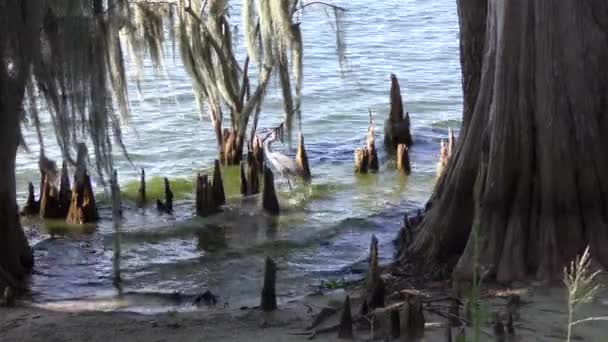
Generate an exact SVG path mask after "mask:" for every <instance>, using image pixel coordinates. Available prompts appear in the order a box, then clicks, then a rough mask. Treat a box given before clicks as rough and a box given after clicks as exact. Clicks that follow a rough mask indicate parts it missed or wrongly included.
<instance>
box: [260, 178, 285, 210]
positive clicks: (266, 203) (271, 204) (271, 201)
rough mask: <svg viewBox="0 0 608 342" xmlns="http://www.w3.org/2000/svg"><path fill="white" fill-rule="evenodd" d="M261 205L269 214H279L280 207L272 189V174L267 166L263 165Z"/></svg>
mask: <svg viewBox="0 0 608 342" xmlns="http://www.w3.org/2000/svg"><path fill="white" fill-rule="evenodd" d="M262 207H263V208H264V210H266V212H268V213H269V214H270V215H273V216H277V215H279V213H280V211H281V209H280V207H279V200H278V199H277V193H276V191H275V189H274V175H273V174H272V171H271V170H270V169H269V168H268V167H264V193H263V194H262Z"/></svg>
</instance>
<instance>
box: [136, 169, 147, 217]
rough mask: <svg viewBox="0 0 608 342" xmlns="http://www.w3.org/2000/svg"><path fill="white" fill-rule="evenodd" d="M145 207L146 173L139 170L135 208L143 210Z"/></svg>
mask: <svg viewBox="0 0 608 342" xmlns="http://www.w3.org/2000/svg"><path fill="white" fill-rule="evenodd" d="M145 205H146V171H145V170H144V169H143V168H142V169H141V176H140V178H139V189H138V190H137V206H138V207H140V208H143V207H144V206H145Z"/></svg>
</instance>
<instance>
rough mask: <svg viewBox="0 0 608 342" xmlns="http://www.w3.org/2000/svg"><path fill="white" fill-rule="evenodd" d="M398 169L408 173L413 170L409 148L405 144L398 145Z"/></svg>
mask: <svg viewBox="0 0 608 342" xmlns="http://www.w3.org/2000/svg"><path fill="white" fill-rule="evenodd" d="M397 170H399V171H401V172H402V173H404V174H406V175H409V174H410V173H411V172H412V167H411V165H410V155H409V150H408V148H407V145H405V144H399V145H397Z"/></svg>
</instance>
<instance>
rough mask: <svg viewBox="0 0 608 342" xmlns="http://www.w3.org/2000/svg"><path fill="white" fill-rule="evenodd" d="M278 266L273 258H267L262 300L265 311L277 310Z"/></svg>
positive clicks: (261, 305)
mask: <svg viewBox="0 0 608 342" xmlns="http://www.w3.org/2000/svg"><path fill="white" fill-rule="evenodd" d="M276 279H277V265H276V263H275V262H274V261H273V260H272V259H271V258H269V257H268V258H266V267H265V268H264V286H263V287H262V298H261V301H260V308H261V309H262V310H263V311H273V310H276V309H277V295H276V289H275V286H276Z"/></svg>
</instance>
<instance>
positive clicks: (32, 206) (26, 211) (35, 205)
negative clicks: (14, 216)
mask: <svg viewBox="0 0 608 342" xmlns="http://www.w3.org/2000/svg"><path fill="white" fill-rule="evenodd" d="M27 191H28V194H27V201H26V202H25V206H23V209H22V210H21V215H24V216H33V215H38V213H40V202H39V201H36V195H35V194H34V184H32V182H30V183H29V184H28V186H27Z"/></svg>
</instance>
